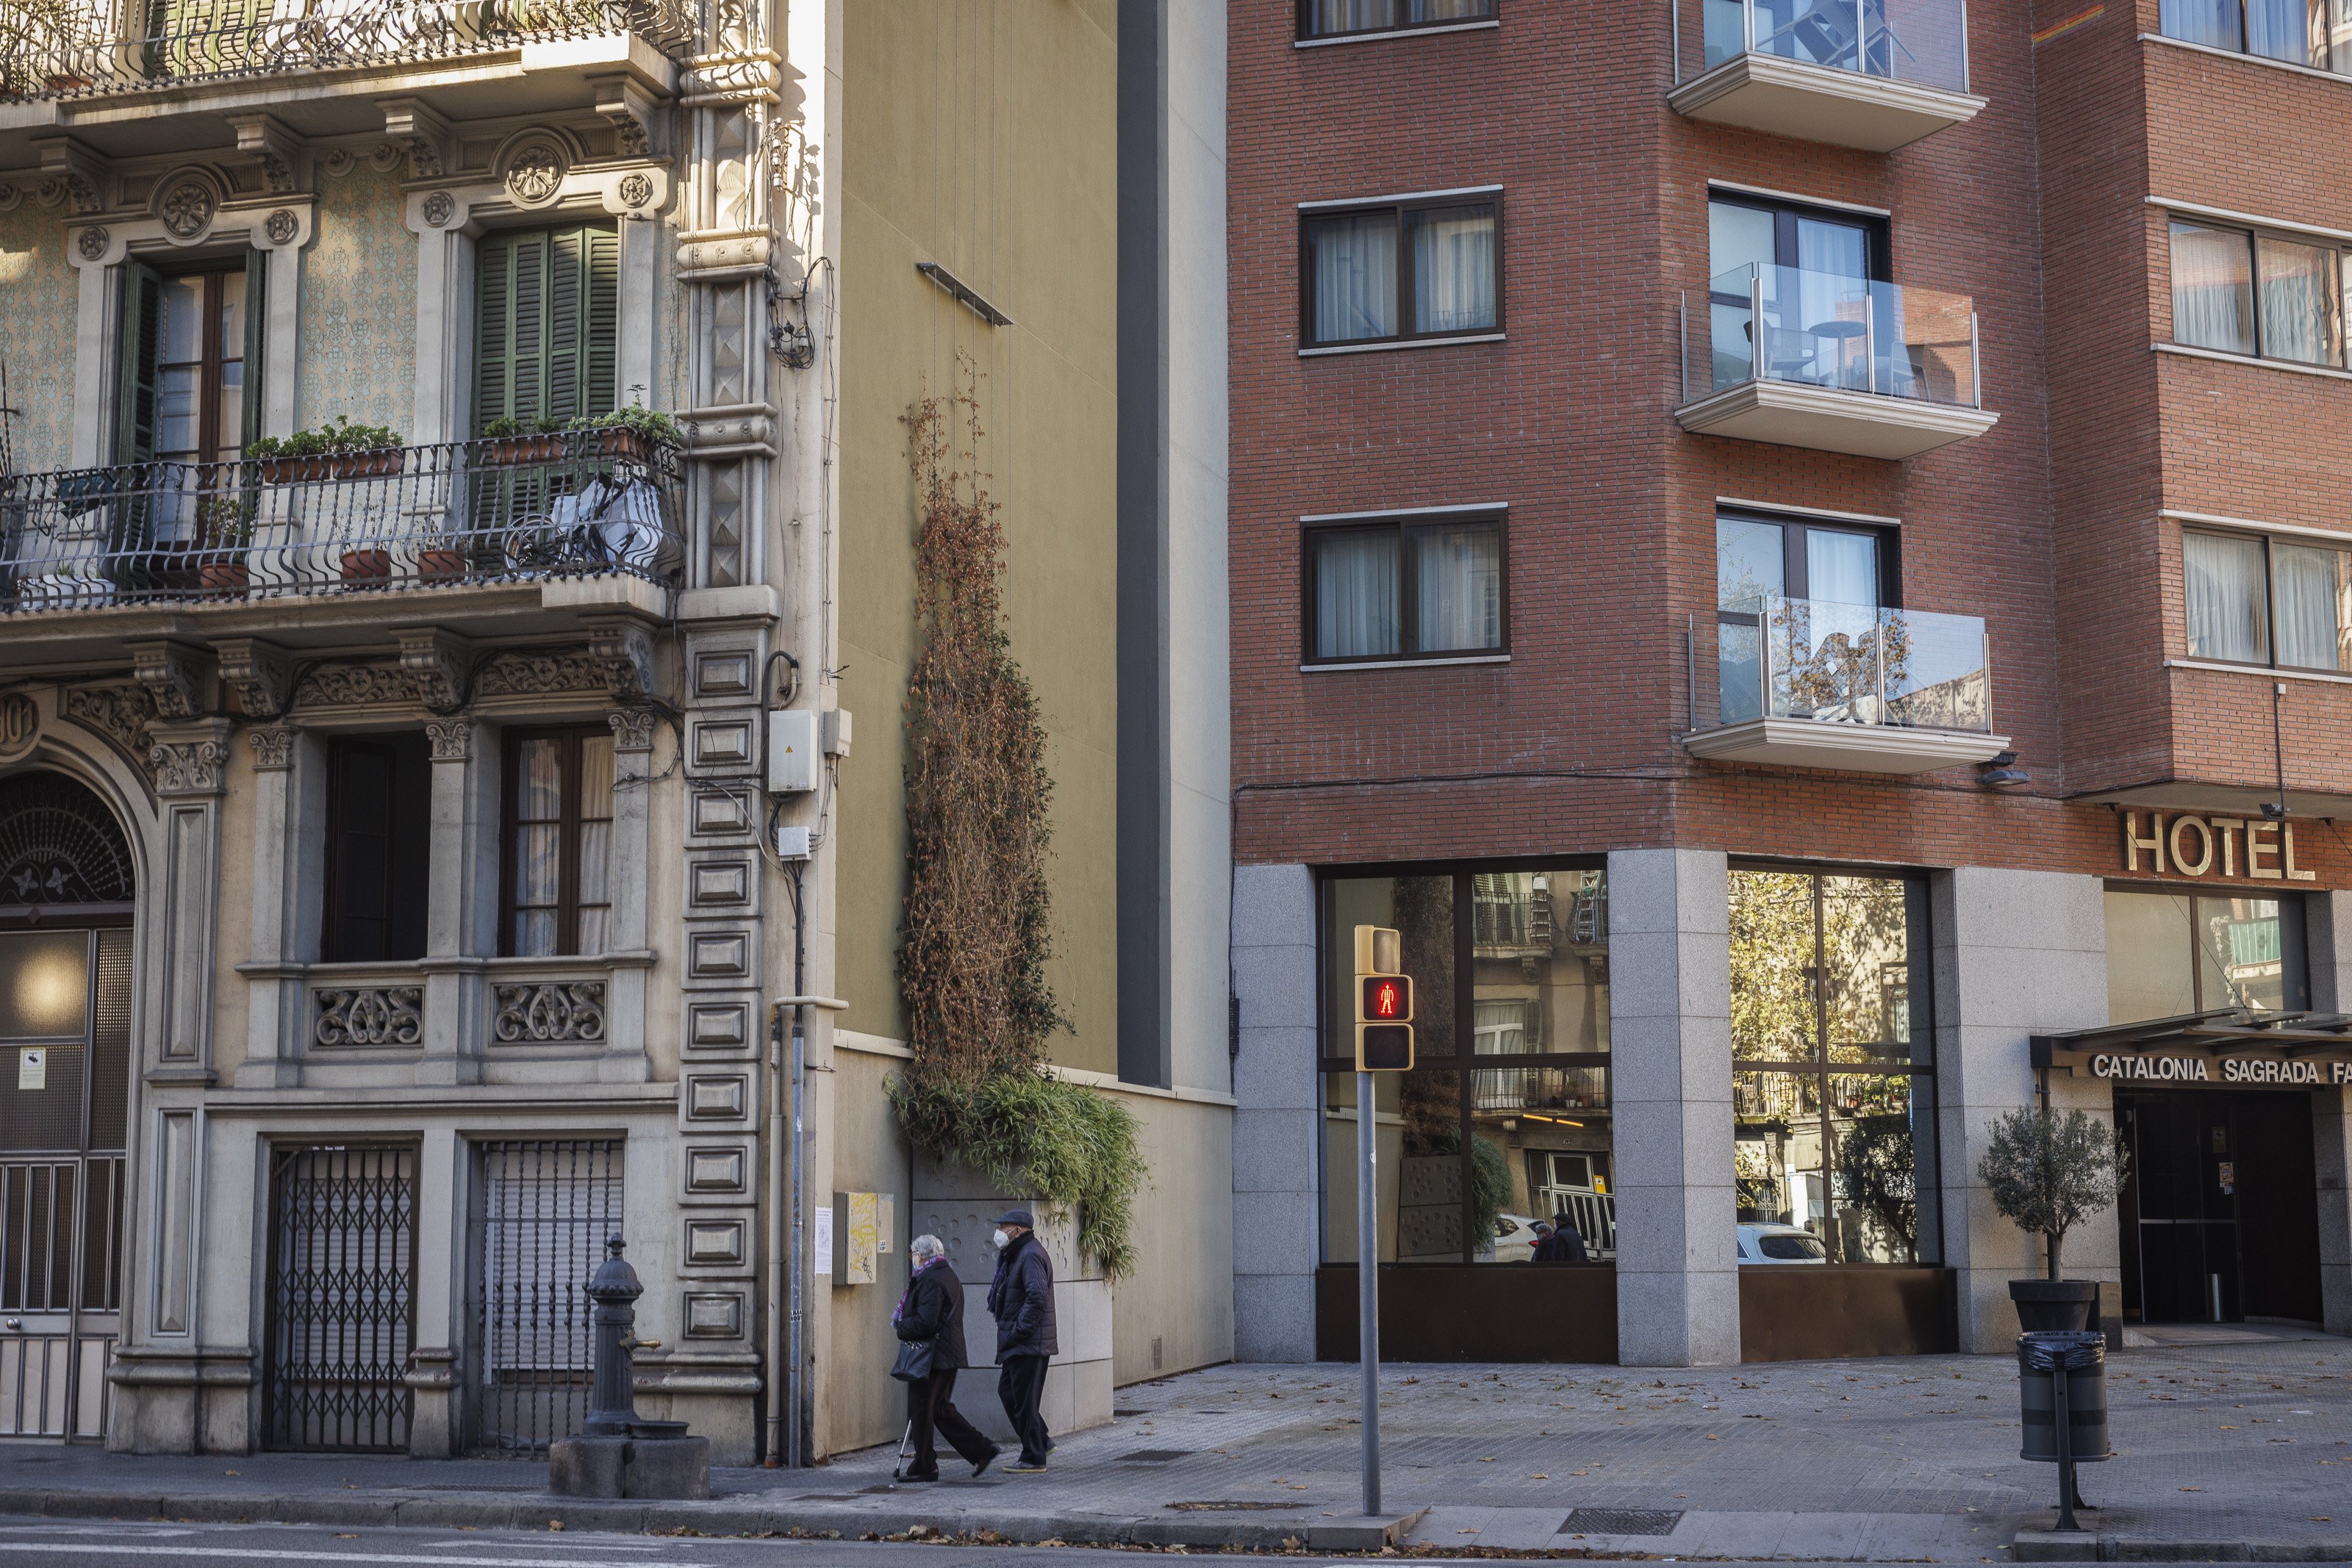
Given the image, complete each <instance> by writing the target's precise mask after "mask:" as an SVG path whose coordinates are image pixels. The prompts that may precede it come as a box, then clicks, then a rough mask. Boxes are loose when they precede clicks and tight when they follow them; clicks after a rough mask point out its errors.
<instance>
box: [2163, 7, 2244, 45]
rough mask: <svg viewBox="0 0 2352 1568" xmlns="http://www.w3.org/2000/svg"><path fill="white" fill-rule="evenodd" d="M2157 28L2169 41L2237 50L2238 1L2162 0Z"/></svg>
mask: <svg viewBox="0 0 2352 1568" xmlns="http://www.w3.org/2000/svg"><path fill="white" fill-rule="evenodd" d="M2157 25H2158V26H2159V27H2161V28H2163V30H2164V36H2165V37H2168V38H2179V39H2181V40H2182V41H2183V42H2185V43H2191V44H2203V45H2204V46H2206V47H2208V48H2214V49H2228V50H2230V51H2231V53H2232V54H2234V53H2236V52H2237V49H2238V0H2162V3H2161V5H2160V6H2159V7H2158V20H2157Z"/></svg>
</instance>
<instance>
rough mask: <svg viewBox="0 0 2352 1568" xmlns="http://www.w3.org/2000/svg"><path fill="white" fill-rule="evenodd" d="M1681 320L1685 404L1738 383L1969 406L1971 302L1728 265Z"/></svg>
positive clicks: (1836, 277)
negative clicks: (1702, 313)
mask: <svg viewBox="0 0 2352 1568" xmlns="http://www.w3.org/2000/svg"><path fill="white" fill-rule="evenodd" d="M1690 314H1691V313H1690V312H1688V311H1687V310H1686V311H1685V322H1684V344H1683V349H1684V367H1685V373H1686V375H1687V376H1688V378H1689V379H1688V382H1687V383H1686V385H1685V401H1688V399H1689V398H1690V397H1693V396H1699V397H1704V396H1711V395H1712V394H1714V393H1716V392H1726V391H1728V390H1729V389H1731V388H1733V387H1736V386H1738V385H1741V384H1742V383H1744V382H1783V383H1787V384H1790V385H1795V386H1808V387H1820V388H1823V389H1825V390H1829V391H1834V392H1870V393H1874V394H1876V395H1878V396H1880V397H1896V398H1909V399H1913V400H1915V401H1917V402H1931V403H1942V404H1947V405H1951V406H1955V407H1962V408H1973V407H1976V406H1977V405H1978V391H1977V319H1976V309H1975V302H1974V301H1973V300H1971V299H1969V298H1968V296H1966V295H1963V294H1944V293H1940V292H1938V291H1937V290H1935V289H1929V288H1902V287H1896V286H1895V285H1894V284H1892V283H1878V282H1874V281H1871V280H1869V279H1866V278H1860V277H1847V276H1843V275H1840V274H1834V273H1827V272H1811V271H1807V270H1805V269H1803V268H1801V267H1764V266H1758V265H1749V266H1746V267H1734V268H1733V269H1731V270H1730V271H1728V272H1726V273H1724V274H1722V275H1721V276H1719V277H1715V278H1712V279H1710V280H1709V281H1708V283H1707V291H1706V318H1705V319H1704V322H1703V323H1702V322H1700V321H1694V320H1692V319H1689V317H1690Z"/></svg>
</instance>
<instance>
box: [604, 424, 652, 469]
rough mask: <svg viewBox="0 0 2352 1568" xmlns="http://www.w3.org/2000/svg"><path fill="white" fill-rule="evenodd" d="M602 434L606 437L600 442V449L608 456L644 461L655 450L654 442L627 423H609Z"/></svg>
mask: <svg viewBox="0 0 2352 1568" xmlns="http://www.w3.org/2000/svg"><path fill="white" fill-rule="evenodd" d="M600 434H602V435H603V437H604V439H603V441H602V442H601V443H599V450H600V451H602V452H603V453H604V455H605V456H607V457H625V458H628V459H630V460H631V461H632V462H637V463H642V462H644V461H645V460H646V457H647V456H648V455H651V453H652V451H653V443H652V442H650V441H648V440H646V437H645V435H644V434H643V433H641V432H639V431H635V430H631V429H629V428H628V427H627V426H626V425H619V424H615V425H608V426H606V427H605V428H604V431H603V432H601V433H600Z"/></svg>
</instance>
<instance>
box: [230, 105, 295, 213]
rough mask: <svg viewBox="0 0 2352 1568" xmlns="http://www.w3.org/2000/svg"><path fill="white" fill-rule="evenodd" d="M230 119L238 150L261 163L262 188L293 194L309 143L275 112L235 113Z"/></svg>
mask: <svg viewBox="0 0 2352 1568" xmlns="http://www.w3.org/2000/svg"><path fill="white" fill-rule="evenodd" d="M227 119H228V123H229V128H230V129H231V130H233V131H236V150H237V151H238V152H241V153H243V154H244V155H245V156H246V157H247V158H250V159H252V160H253V161H254V162H257V163H258V164H260V165H261V179H262V184H263V187H264V188H265V189H267V190H268V192H269V193H270V194H271V195H273V196H288V195H291V194H293V193H294V192H295V190H296V189H297V188H298V186H299V184H300V178H299V176H300V173H301V170H302V164H303V160H304V159H305V158H306V157H307V156H308V154H309V152H310V143H308V142H307V141H304V140H303V139H302V138H301V137H299V136H298V135H296V134H295V133H294V131H292V130H291V129H290V128H289V127H288V126H287V125H286V124H285V122H284V121H282V120H278V118H277V117H276V116H274V115H268V114H255V113H246V114H232V115H229V116H228V117H227Z"/></svg>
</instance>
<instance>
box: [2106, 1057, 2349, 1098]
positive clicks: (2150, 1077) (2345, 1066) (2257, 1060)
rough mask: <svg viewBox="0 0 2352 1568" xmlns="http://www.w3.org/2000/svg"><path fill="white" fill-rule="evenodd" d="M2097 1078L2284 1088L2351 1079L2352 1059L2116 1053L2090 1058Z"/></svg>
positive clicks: (2311, 1085) (2338, 1082) (2327, 1083)
mask: <svg viewBox="0 0 2352 1568" xmlns="http://www.w3.org/2000/svg"><path fill="white" fill-rule="evenodd" d="M2091 1076H2092V1077H2094V1078H2128V1079H2131V1080H2133V1081H2135V1082H2142V1083H2213V1082H2221V1083H2242V1084H2263V1085H2275V1086H2277V1087H2279V1088H2284V1089H2316V1088H2319V1087H2321V1086H2323V1085H2336V1084H2343V1083H2352V1061H2282V1060H2278V1059H2275V1058H2272V1057H2241V1056H2230V1057H2223V1058H2222V1059H2221V1060H2220V1061H2209V1060H2208V1059H2206V1058H2204V1057H2201V1056H2115V1055H2108V1054H2105V1053H2104V1052H2103V1053H2100V1054H2097V1055H2095V1056H2093V1057H2092V1058H2091Z"/></svg>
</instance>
